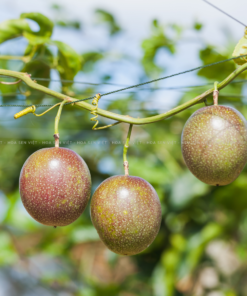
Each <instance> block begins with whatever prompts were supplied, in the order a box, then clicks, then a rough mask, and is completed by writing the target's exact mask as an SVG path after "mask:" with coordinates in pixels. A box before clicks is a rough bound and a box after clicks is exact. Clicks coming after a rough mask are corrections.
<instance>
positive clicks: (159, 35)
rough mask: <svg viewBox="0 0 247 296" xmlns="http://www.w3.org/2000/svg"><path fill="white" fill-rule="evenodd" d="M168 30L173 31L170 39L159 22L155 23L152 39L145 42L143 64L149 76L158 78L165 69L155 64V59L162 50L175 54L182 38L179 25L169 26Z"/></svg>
mask: <svg viewBox="0 0 247 296" xmlns="http://www.w3.org/2000/svg"><path fill="white" fill-rule="evenodd" d="M167 29H171V30H172V33H173V34H172V36H171V37H169V36H168V35H167V34H166V33H165V29H164V27H163V26H162V25H160V24H159V22H158V21H157V20H154V21H153V26H152V35H151V37H149V38H147V39H145V40H143V42H142V49H143V52H144V53H143V58H142V64H143V67H144V70H145V72H146V74H147V75H148V76H151V77H157V76H158V75H160V74H161V73H162V71H163V70H164V69H162V68H161V67H160V66H158V65H157V64H156V62H155V57H156V55H157V53H158V51H159V50H160V49H162V48H163V49H166V50H168V52H169V53H171V54H174V53H175V44H176V41H177V39H178V38H179V37H180V35H181V32H182V28H181V27H179V26H177V25H169V26H167Z"/></svg>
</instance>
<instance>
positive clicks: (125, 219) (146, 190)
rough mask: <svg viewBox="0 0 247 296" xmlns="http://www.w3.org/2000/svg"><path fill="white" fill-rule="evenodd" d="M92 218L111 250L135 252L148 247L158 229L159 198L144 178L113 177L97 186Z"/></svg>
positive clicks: (128, 253) (132, 253)
mask: <svg viewBox="0 0 247 296" xmlns="http://www.w3.org/2000/svg"><path fill="white" fill-rule="evenodd" d="M91 219H92V222H93V225H94V227H95V228H96V229H97V231H98V234H99V236H100V238H101V239H102V241H103V242H104V243H105V245H106V246H107V247H108V248H109V249H110V250H111V251H113V252H115V253H117V254H121V255H134V254H137V253H140V252H141V251H143V250H145V249H146V248H147V247H148V246H149V245H150V244H151V243H152V242H153V240H154V239H155V237H156V235H157V234H158V232H159V229H160V223H161V205H160V201H159V197H158V195H157V193H156V191H155V190H154V188H153V187H152V186H151V185H150V184H149V183H148V182H147V181H145V180H144V179H142V178H139V177H133V176H113V177H110V178H108V179H106V180H105V181H104V182H102V183H101V184H100V185H99V187H98V188H97V189H96V191H95V193H94V195H93V197H92V201H91Z"/></svg>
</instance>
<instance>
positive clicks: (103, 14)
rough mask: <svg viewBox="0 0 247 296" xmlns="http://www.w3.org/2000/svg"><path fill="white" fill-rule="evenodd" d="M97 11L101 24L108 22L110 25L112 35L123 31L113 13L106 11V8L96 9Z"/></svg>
mask: <svg viewBox="0 0 247 296" xmlns="http://www.w3.org/2000/svg"><path fill="white" fill-rule="evenodd" d="M95 13H96V15H97V21H98V23H99V24H102V23H106V24H107V25H108V26H109V32H110V35H114V34H116V33H118V32H120V31H121V28H120V26H119V25H118V23H117V22H116V20H115V18H114V16H113V15H112V14H111V13H109V12H108V11H105V10H104V9H96V10H95Z"/></svg>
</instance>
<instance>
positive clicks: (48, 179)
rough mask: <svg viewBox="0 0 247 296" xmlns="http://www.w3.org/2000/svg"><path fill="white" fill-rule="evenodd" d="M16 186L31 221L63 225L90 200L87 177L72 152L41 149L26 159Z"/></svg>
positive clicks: (61, 149)
mask: <svg viewBox="0 0 247 296" xmlns="http://www.w3.org/2000/svg"><path fill="white" fill-rule="evenodd" d="M19 185H20V195H21V199H22V202H23V205H24V207H25V208H26V210H27V211H28V213H29V214H30V215H31V216H32V217H33V218H34V219H35V220H37V221H38V222H40V223H42V224H44V225H50V226H65V225H68V224H70V223H72V222H73V221H75V220H76V219H77V218H78V217H79V216H80V215H81V214H82V212H83V211H84V209H85V207H86V205H87V203H88V200H89V198H90V193H91V176H90V172H89V170H88V167H87V165H86V163H85V162H84V160H83V159H82V158H81V157H80V156H79V155H78V154H77V153H76V152H74V151H72V150H70V149H67V148H57V147H56V148H44V149H41V150H38V151H36V152H35V153H33V154H32V155H31V156H29V158H28V159H27V160H26V162H25V163H24V165H23V167H22V170H21V174H20V180H19Z"/></svg>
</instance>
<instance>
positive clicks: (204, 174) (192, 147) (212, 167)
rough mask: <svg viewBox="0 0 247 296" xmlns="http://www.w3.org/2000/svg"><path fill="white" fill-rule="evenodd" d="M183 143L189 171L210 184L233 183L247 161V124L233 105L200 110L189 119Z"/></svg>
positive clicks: (185, 127) (184, 131) (183, 151)
mask: <svg viewBox="0 0 247 296" xmlns="http://www.w3.org/2000/svg"><path fill="white" fill-rule="evenodd" d="M181 142H182V153H183V157H184V161H185V163H186V165H187V167H188V168H189V170H190V171H191V172H192V173H193V174H194V175H195V176H196V177H197V178H198V179H199V180H201V181H203V182H205V183H207V184H210V185H215V186H219V185H227V184H229V183H231V182H232V181H234V180H235V179H236V178H237V177H238V175H239V174H240V173H241V171H242V169H243V168H244V166H245V164H246V161H247V123H246V120H245V118H244V117H243V115H242V114H241V113H240V112H238V111H237V110H236V109H234V108H231V107H226V106H209V107H204V108H201V109H199V110H197V111H196V112H195V113H194V114H192V116H191V117H190V118H189V119H188V121H187V122H186V124H185V126H184V129H183V133H182V139H181Z"/></svg>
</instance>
